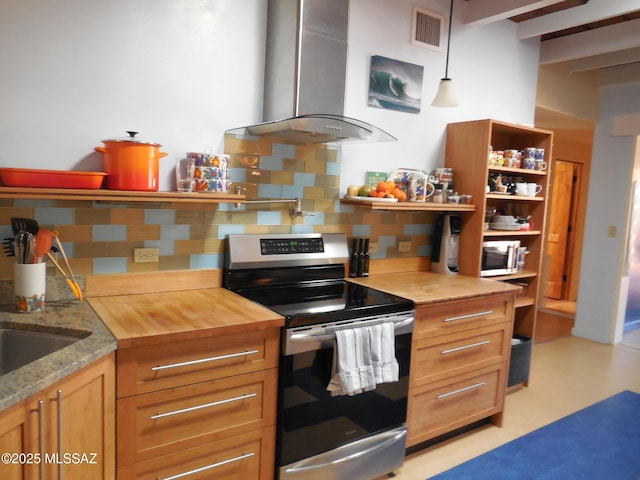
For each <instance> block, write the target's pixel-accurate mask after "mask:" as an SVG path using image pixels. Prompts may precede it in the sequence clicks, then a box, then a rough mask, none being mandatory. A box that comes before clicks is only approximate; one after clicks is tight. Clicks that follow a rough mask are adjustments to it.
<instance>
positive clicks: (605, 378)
mask: <svg viewBox="0 0 640 480" xmlns="http://www.w3.org/2000/svg"><path fill="white" fill-rule="evenodd" d="M638 371H640V349H639V348H634V347H631V346H628V345H623V344H619V345H615V346H613V345H604V344H600V343H596V342H592V341H589V340H584V339H581V338H577V337H572V336H561V337H559V338H557V339H554V340H550V341H547V342H544V343H536V344H535V345H534V346H533V354H532V365H531V373H530V377H529V387H527V388H523V389H521V390H518V391H516V392H514V393H511V394H510V395H508V396H507V398H506V403H505V415H504V425H503V427H502V428H498V427H495V426H493V425H487V426H483V427H480V428H479V429H476V430H474V431H473V432H470V433H468V434H465V435H464V436H459V437H456V438H455V439H453V440H450V441H448V442H445V443H441V444H438V445H435V446H432V447H429V448H426V449H424V450H421V451H419V452H416V453H414V454H412V455H410V456H409V457H408V458H407V460H406V462H405V464H404V466H403V467H402V468H401V469H399V470H397V471H396V474H397V475H396V477H395V478H396V479H397V480H426V479H428V478H430V477H431V476H433V475H436V474H438V473H440V472H442V471H445V470H447V469H449V468H451V467H453V466H455V465H458V464H460V463H463V462H465V461H466V460H469V459H471V458H473V457H475V456H477V455H480V454H482V453H484V452H486V451H489V450H491V449H493V448H496V447H498V446H500V445H502V444H504V443H507V442H509V441H511V440H513V439H515V438H517V437H520V436H522V435H524V434H526V433H528V432H530V431H532V430H535V429H537V428H540V427H542V426H544V425H546V424H548V423H551V422H553V421H555V420H557V419H559V418H562V417H564V416H566V415H569V414H571V413H573V412H575V411H577V410H579V409H582V408H584V407H587V406H589V405H592V404H594V403H596V402H598V401H600V400H603V399H605V398H607V397H609V396H611V395H614V394H616V393H618V392H620V391H623V390H632V391H635V392H639V393H640V375H638ZM384 478H386V477H384Z"/></svg>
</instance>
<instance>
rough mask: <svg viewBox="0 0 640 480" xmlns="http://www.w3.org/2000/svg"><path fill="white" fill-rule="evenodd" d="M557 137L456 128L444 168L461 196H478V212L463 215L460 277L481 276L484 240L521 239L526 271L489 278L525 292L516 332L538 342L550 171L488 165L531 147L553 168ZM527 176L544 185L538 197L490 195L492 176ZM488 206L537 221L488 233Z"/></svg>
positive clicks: (509, 127) (503, 126)
mask: <svg viewBox="0 0 640 480" xmlns="http://www.w3.org/2000/svg"><path fill="white" fill-rule="evenodd" d="M552 145H553V132H551V131H548V130H542V129H538V128H529V127H524V126H521V125H514V124H510V123H505V122H500V121H496V120H490V119H487V120H477V121H469V122H460V123H452V124H449V125H448V127H447V141H446V155H445V166H446V167H451V168H453V169H454V176H455V185H456V189H457V190H459V191H463V192H467V193H469V194H471V195H472V196H473V199H474V203H475V204H476V206H477V208H476V210H475V212H473V213H472V214H470V215H464V216H462V233H461V235H460V246H459V252H460V257H459V267H460V273H462V274H464V275H471V276H480V270H481V262H482V242H483V241H485V240H500V239H505V240H520V242H521V244H522V246H525V247H527V250H528V251H529V254H528V255H527V258H526V264H525V268H526V270H524V271H522V272H518V273H516V274H513V275H503V276H499V277H488V278H492V279H495V280H500V281H504V282H509V283H514V284H517V285H520V286H522V287H523V293H522V295H521V296H519V297H518V299H517V300H516V312H515V320H514V333H516V334H519V335H523V336H525V337H528V338H533V335H534V331H535V321H536V312H537V307H538V303H539V300H540V294H541V289H542V279H541V269H542V258H543V247H544V236H545V220H546V216H547V198H548V189H549V187H550V186H551V182H550V177H551V174H550V172H549V170H547V171H536V170H526V169H523V168H509V167H501V166H490V165H489V161H488V160H489V158H488V157H489V151H490V149H491V148H493V149H494V150H509V149H516V150H523V149H524V148H526V147H535V148H544V150H545V154H544V160H545V162H546V163H547V165H549V166H550V165H551V158H552V155H551V149H552ZM492 173H500V174H502V175H505V176H512V177H522V178H523V181H524V182H534V183H538V184H540V185H542V191H541V192H540V193H539V194H538V195H537V196H535V197H528V196H518V195H499V194H492V193H487V192H486V186H487V185H488V181H489V175H490V174H492ZM487 206H491V207H495V208H496V209H498V210H503V211H504V210H507V209H509V208H520V209H525V210H527V211H528V213H529V214H530V215H531V218H532V219H533V229H532V230H528V231H501V230H488V231H487V230H485V212H486V210H487Z"/></svg>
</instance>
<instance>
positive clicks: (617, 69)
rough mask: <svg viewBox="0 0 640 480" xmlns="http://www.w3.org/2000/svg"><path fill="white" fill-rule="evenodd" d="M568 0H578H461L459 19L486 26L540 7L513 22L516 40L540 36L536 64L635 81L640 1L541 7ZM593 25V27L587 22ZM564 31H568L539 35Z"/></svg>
mask: <svg viewBox="0 0 640 480" xmlns="http://www.w3.org/2000/svg"><path fill="white" fill-rule="evenodd" d="M571 3H580V2H566V1H565V0H468V1H466V2H464V4H465V5H464V8H465V9H466V10H465V12H464V23H465V24H467V25H473V24H486V23H491V22H496V21H499V20H504V19H507V18H508V19H513V17H517V16H521V15H523V14H526V13H529V12H532V11H535V10H539V9H542V10H539V12H538V15H537V16H535V17H534V18H531V19H528V20H522V21H520V20H517V21H518V27H517V28H518V37H519V38H520V39H526V38H531V37H538V36H539V37H541V38H542V39H543V41H542V44H541V51H540V65H541V66H546V65H553V64H559V63H565V62H566V64H567V66H568V70H569V71H570V72H571V73H580V72H594V71H597V73H598V77H599V78H600V83H601V84H606V83H611V82H612V81H615V82H617V83H619V81H620V80H623V81H635V80H640V18H638V17H639V15H638V13H639V12H640V0H588V1H587V2H586V3H584V4H583V5H578V6H574V7H570V8H567V9H564V10H561V11H557V12H553V13H546V12H545V10H544V9H546V8H549V9H550V10H553V7H554V6H555V7H558V6H559V4H571ZM625 16H628V17H625ZM615 17H622V18H618V20H619V23H615V24H612V25H606V26H602V27H600V28H594V27H598V26H599V25H597V22H602V23H606V22H603V21H606V20H608V19H612V18H615ZM620 20H621V21H620ZM593 23H596V25H590V24H593ZM576 27H583V28H576ZM567 29H569V32H568V33H570V34H567V35H563V36H559V37H557V38H551V39H548V40H545V39H544V36H545V35H549V34H553V33H555V32H559V31H564V30H567ZM571 29H573V30H571ZM565 33H567V32H565ZM549 36H553V35H549Z"/></svg>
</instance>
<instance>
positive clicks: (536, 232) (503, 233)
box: [482, 230, 542, 237]
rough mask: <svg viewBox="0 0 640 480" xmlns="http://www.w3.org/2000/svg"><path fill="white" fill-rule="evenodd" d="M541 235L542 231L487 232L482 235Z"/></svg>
mask: <svg viewBox="0 0 640 480" xmlns="http://www.w3.org/2000/svg"><path fill="white" fill-rule="evenodd" d="M541 233H542V232H541V231H540V230H485V231H484V232H482V235H483V236H484V237H504V236H509V237H514V236H515V237H517V236H521V235H524V236H528V235H540V234H541Z"/></svg>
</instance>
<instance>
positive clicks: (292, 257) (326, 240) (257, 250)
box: [225, 233, 349, 270]
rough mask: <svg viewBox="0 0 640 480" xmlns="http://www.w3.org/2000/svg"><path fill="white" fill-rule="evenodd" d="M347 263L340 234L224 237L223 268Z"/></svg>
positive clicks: (345, 251) (343, 240)
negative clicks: (225, 238)
mask: <svg viewBox="0 0 640 480" xmlns="http://www.w3.org/2000/svg"><path fill="white" fill-rule="evenodd" d="M348 260H349V249H348V248H347V237H346V235H345V234H344V233H272V234H248V235H235V234H233V235H227V244H226V247H225V268H226V269H228V270H239V269H249V268H278V267H303V266H312V265H336V264H344V263H345V262H347V261H348Z"/></svg>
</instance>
